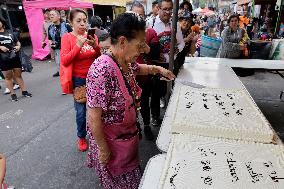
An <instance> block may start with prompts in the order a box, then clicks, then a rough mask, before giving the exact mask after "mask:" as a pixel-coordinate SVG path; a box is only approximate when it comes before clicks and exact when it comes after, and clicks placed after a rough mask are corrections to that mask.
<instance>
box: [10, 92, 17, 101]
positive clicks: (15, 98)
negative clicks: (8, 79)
mask: <svg viewBox="0 0 284 189" xmlns="http://www.w3.org/2000/svg"><path fill="white" fill-rule="evenodd" d="M11 100H12V102H16V101H18V97H17V95H16V94H11Z"/></svg>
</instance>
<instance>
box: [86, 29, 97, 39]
mask: <svg viewBox="0 0 284 189" xmlns="http://www.w3.org/2000/svg"><path fill="white" fill-rule="evenodd" d="M95 33H96V29H95V28H90V29H88V34H87V39H91V38H90V37H89V36H92V37H94V35H95Z"/></svg>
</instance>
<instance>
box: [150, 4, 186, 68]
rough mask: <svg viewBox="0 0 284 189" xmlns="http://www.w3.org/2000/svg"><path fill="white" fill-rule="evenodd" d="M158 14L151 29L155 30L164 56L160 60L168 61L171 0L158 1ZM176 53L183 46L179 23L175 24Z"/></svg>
mask: <svg viewBox="0 0 284 189" xmlns="http://www.w3.org/2000/svg"><path fill="white" fill-rule="evenodd" d="M158 5H159V15H158V16H157V17H156V19H155V20H153V21H154V23H152V25H153V29H154V30H155V31H156V33H157V35H158V37H159V39H160V43H161V44H160V45H161V50H162V51H161V53H162V54H163V56H164V60H163V61H162V62H165V63H169V54H170V45H169V44H170V42H171V39H170V36H171V29H172V19H171V18H172V11H173V2H172V0H161V1H160V2H159V4H158ZM176 40H177V44H176V54H177V53H178V52H181V51H182V50H183V48H184V46H185V43H184V40H183V35H182V32H181V28H180V26H179V24H178V25H177V33H176Z"/></svg>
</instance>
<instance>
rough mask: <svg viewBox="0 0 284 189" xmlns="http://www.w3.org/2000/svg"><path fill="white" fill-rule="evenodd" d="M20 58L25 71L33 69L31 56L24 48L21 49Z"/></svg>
mask: <svg viewBox="0 0 284 189" xmlns="http://www.w3.org/2000/svg"><path fill="white" fill-rule="evenodd" d="M20 60H21V63H22V67H23V71H25V72H32V71H33V65H32V61H31V58H30V57H29V56H28V55H27V54H26V53H25V52H24V51H23V50H21V51H20Z"/></svg>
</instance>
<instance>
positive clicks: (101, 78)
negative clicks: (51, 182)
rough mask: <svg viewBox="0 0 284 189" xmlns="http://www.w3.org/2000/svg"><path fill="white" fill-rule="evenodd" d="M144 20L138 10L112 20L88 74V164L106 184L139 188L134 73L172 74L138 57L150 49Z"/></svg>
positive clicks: (137, 95)
mask: <svg viewBox="0 0 284 189" xmlns="http://www.w3.org/2000/svg"><path fill="white" fill-rule="evenodd" d="M145 25H146V24H145V21H144V20H143V19H142V18H141V17H140V16H139V15H138V14H135V13H124V14H121V15H119V16H118V18H117V19H116V20H115V21H114V22H113V25H112V28H111V31H110V35H111V47H110V52H109V54H108V55H102V56H100V57H99V58H98V59H96V60H95V62H94V63H93V64H92V66H91V68H90V70H89V73H88V77H87V105H88V127H87V131H88V134H89V135H90V140H89V153H88V164H89V167H94V168H95V169H96V170H97V174H98V175H99V178H100V181H101V184H102V186H103V187H104V188H112V189H120V188H138V186H139V182H140V178H141V169H140V166H139V157H138V146H139V131H138V128H137V126H136V118H137V113H138V111H139V108H140V107H139V100H140V94H141V89H140V88H139V87H138V85H137V82H136V80H135V75H136V74H138V75H148V74H152V75H155V74H161V75H162V76H163V77H165V78H167V79H168V80H172V79H174V75H173V73H172V72H170V71H168V70H166V69H164V68H162V67H159V66H152V65H146V64H139V65H138V64H137V63H135V62H136V59H137V57H138V56H139V55H140V54H141V53H144V52H147V51H149V47H148V46H147V44H146V43H145V37H146V35H145Z"/></svg>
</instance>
